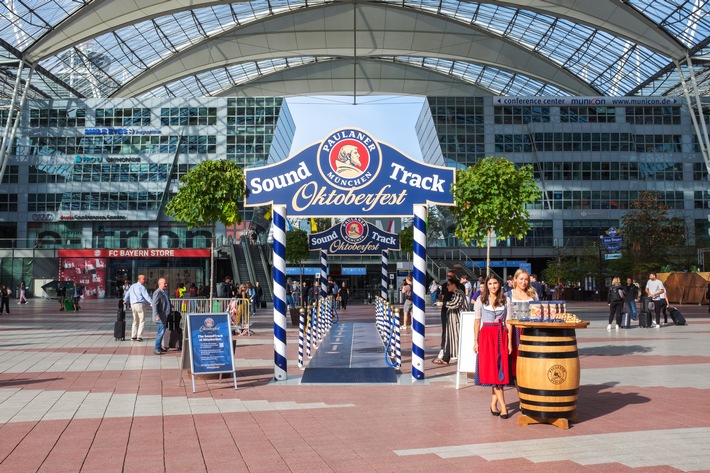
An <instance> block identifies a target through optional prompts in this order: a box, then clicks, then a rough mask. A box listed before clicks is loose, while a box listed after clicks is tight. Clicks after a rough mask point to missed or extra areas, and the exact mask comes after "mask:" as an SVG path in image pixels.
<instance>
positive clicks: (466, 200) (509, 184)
mask: <svg viewBox="0 0 710 473" xmlns="http://www.w3.org/2000/svg"><path fill="white" fill-rule="evenodd" d="M452 192H453V194H454V200H455V202H456V205H455V206H454V207H453V208H452V210H451V213H452V214H453V215H454V217H455V218H456V236H457V237H458V238H459V239H460V240H461V241H463V242H464V243H466V244H469V243H471V242H472V241H476V242H479V241H481V240H483V238H487V248H488V254H490V236H491V234H492V233H495V236H496V238H497V239H505V238H508V237H511V236H515V237H518V238H522V237H523V236H524V235H525V233H526V232H527V231H528V230H529V229H530V225H529V223H528V219H529V217H530V213H529V212H528V211H527V209H526V208H525V205H526V204H529V203H531V202H534V201H535V200H537V199H538V198H540V189H539V188H538V186H537V183H536V182H535V179H534V178H533V170H532V167H531V166H530V165H527V164H526V165H524V166H521V167H520V168H517V169H516V167H515V165H514V164H513V163H511V162H510V161H508V160H507V159H505V158H500V157H498V158H494V157H489V158H484V159H482V160H480V161H478V162H477V163H476V164H475V165H474V166H469V167H468V168H466V169H459V170H458V171H456V184H455V185H454V186H453V191H452ZM486 259H487V260H489V257H487V258H486ZM487 266H489V264H487Z"/></svg>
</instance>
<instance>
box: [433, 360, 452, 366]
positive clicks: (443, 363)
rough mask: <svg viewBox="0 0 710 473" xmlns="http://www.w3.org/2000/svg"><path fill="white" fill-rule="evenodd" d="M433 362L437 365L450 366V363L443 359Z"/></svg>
mask: <svg viewBox="0 0 710 473" xmlns="http://www.w3.org/2000/svg"><path fill="white" fill-rule="evenodd" d="M431 362H432V363H434V364H435V365H448V364H449V363H448V362H446V361H444V360H442V359H441V358H435V359H433V360H431Z"/></svg>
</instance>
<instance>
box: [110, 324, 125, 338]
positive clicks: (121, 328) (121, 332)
mask: <svg viewBox="0 0 710 473" xmlns="http://www.w3.org/2000/svg"><path fill="white" fill-rule="evenodd" d="M113 338H115V339H116V340H125V339H126V321H125V320H117V321H116V322H115V323H114V324H113Z"/></svg>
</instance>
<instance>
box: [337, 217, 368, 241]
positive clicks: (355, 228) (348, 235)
mask: <svg viewBox="0 0 710 473" xmlns="http://www.w3.org/2000/svg"><path fill="white" fill-rule="evenodd" d="M368 228H369V226H368V225H367V222H365V221H364V220H362V219H359V218H357V217H353V218H348V219H345V221H344V222H343V223H342V224H341V230H340V233H341V234H342V236H343V238H344V239H345V241H347V242H349V243H359V242H361V241H363V240H364V239H365V238H367V233H368Z"/></svg>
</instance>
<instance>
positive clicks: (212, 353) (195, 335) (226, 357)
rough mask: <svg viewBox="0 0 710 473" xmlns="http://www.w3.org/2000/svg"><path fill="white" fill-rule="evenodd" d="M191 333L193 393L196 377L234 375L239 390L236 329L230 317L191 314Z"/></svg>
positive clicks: (188, 317) (189, 323)
mask: <svg viewBox="0 0 710 473" xmlns="http://www.w3.org/2000/svg"><path fill="white" fill-rule="evenodd" d="M187 332H188V339H189V344H190V365H191V367H192V392H193V393H194V392H195V375H199V374H222V373H231V374H232V375H233V377H234V389H237V377H236V372H235V370H236V368H235V365H234V353H233V351H232V329H231V326H230V321H229V316H228V315H227V314H226V313H211V314H188V316H187Z"/></svg>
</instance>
